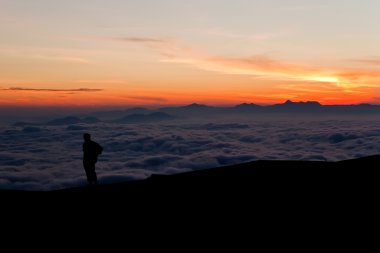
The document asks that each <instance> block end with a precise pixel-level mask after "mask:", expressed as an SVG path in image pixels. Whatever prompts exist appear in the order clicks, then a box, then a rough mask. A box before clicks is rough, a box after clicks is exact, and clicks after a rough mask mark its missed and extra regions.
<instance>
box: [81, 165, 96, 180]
mask: <svg viewBox="0 0 380 253" xmlns="http://www.w3.org/2000/svg"><path fill="white" fill-rule="evenodd" d="M83 166H84V170H85V172H86V176H87V182H88V183H89V184H96V183H97V182H98V179H97V176H96V173H95V164H94V163H89V162H83Z"/></svg>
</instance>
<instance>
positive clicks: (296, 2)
mask: <svg viewBox="0 0 380 253" xmlns="http://www.w3.org/2000/svg"><path fill="white" fill-rule="evenodd" d="M379 11H380V1H379V0H265V1H262V0H260V1H259V0H234V1H232V0H191V1H188V0H157V1H154V0H64V1H62V0H30V1H28V0H0V106H4V105H7V106H9V105H27V106H29V105H33V106H35V105H47V106H51V105H58V106H73V105H74V106H75V105H80V106H92V105H97V106H119V105H126V106H127V105H175V104H188V103H193V102H197V103H204V104H209V105H232V104H237V103H243V102H249V103H259V104H273V103H282V102H284V101H285V100H287V99H291V100H294V101H306V100H318V101H320V102H321V103H323V104H357V103H373V104H380V46H379V45H380V15H379Z"/></svg>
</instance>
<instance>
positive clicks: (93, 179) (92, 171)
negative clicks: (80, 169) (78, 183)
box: [90, 163, 98, 184]
mask: <svg viewBox="0 0 380 253" xmlns="http://www.w3.org/2000/svg"><path fill="white" fill-rule="evenodd" d="M90 174H91V182H92V183H93V184H97V183H98V177H97V176H96V172H95V163H93V164H91V172H90Z"/></svg>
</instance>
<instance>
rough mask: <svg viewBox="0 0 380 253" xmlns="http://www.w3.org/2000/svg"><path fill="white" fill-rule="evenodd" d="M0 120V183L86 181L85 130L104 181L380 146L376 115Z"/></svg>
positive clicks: (44, 185) (342, 154)
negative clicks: (28, 123) (140, 121)
mask: <svg viewBox="0 0 380 253" xmlns="http://www.w3.org/2000/svg"><path fill="white" fill-rule="evenodd" d="M239 122H240V123H236V119H234V120H233V121H232V120H231V121H229V120H226V119H225V120H223V121H220V122H215V121H214V122H207V121H205V122H203V123H193V122H170V124H161V125H149V124H146V125H122V124H111V123H98V124H92V125H91V124H89V125H85V124H80V125H64V126H39V127H35V126H33V127H11V126H2V127H0V133H1V134H0V188H7V189H28V190H50V189H60V188H66V187H72V186H79V185H84V184H85V183H86V180H85V174H84V170H83V167H82V160H81V159H82V150H81V145H82V134H83V132H84V131H86V132H91V133H92V135H93V138H94V140H95V141H97V142H99V143H100V144H101V145H102V146H103V147H104V153H103V154H102V156H101V157H100V159H99V163H98V164H97V172H98V176H99V178H100V182H101V183H111V182H117V181H124V180H132V179H141V178H146V177H148V176H149V175H151V174H152V173H163V174H171V173H179V172H184V171H189V170H198V169H206V168H212V167H218V166H223V165H230V164H236V163H242V162H247V161H252V160H258V159H292V160H329V161H335V160H343V159H350V158H356V157H362V156H366V155H373V154H378V153H379V152H380V128H379V127H378V126H379V123H380V122H378V121H375V120H373V121H370V120H368V121H367V122H363V121H353V120H323V121H316V120H314V121H307V120H304V121H301V120H282V121H281V120H277V121H273V120H259V119H255V120H247V119H244V120H243V119H241V120H240V121H239Z"/></svg>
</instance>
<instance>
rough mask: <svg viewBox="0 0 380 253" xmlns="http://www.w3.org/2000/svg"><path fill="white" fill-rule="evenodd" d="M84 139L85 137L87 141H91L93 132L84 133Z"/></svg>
mask: <svg viewBox="0 0 380 253" xmlns="http://www.w3.org/2000/svg"><path fill="white" fill-rule="evenodd" d="M83 139H84V140H85V141H91V134H89V133H85V134H83Z"/></svg>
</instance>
